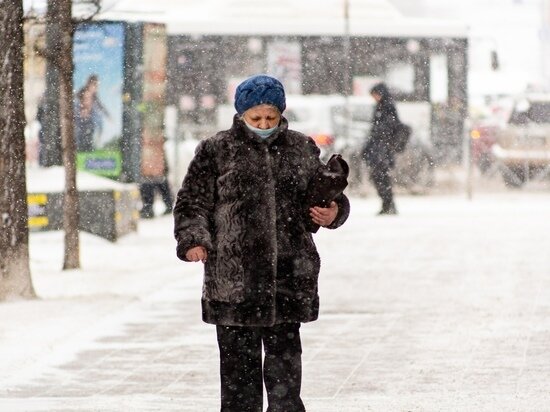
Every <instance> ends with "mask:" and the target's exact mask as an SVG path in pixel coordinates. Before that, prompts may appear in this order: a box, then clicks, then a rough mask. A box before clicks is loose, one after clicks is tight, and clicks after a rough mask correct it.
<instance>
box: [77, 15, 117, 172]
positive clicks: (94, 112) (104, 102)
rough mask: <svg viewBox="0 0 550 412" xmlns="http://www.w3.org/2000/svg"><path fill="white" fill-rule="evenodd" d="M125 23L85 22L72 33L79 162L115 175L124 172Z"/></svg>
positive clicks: (81, 164)
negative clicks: (122, 153)
mask: <svg viewBox="0 0 550 412" xmlns="http://www.w3.org/2000/svg"><path fill="white" fill-rule="evenodd" d="M124 38H125V26H124V24H123V23H118V22H112V23H111V22H101V23H85V24H81V25H79V26H78V27H77V30H76V32H75V35H74V77H73V81H74V130H75V139H76V144H77V152H78V153H77V167H78V168H79V169H82V170H87V171H90V172H93V173H96V174H99V175H103V176H109V177H113V178H116V177H117V176H118V175H119V174H120V172H121V151H120V139H121V136H122V92H123V84H124Z"/></svg>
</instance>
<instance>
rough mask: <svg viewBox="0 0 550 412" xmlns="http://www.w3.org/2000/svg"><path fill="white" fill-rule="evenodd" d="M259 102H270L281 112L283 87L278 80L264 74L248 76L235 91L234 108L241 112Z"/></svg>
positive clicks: (283, 105) (283, 106)
mask: <svg viewBox="0 0 550 412" xmlns="http://www.w3.org/2000/svg"><path fill="white" fill-rule="evenodd" d="M259 104H270V105H272V106H275V107H276V108H277V109H279V112H281V113H282V112H283V111H284V110H285V108H286V102H285V89H284V88H283V85H282V84H281V82H280V81H279V80H277V79H276V78H274V77H271V76H268V75H266V74H257V75H255V76H252V77H249V78H248V79H246V80H245V81H243V82H242V83H241V84H239V86H238V87H237V90H236V91H235V109H237V113H239V114H243V113H244V112H246V111H247V110H248V109H250V108H251V107H254V106H257V105H259Z"/></svg>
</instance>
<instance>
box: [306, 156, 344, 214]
mask: <svg viewBox="0 0 550 412" xmlns="http://www.w3.org/2000/svg"><path fill="white" fill-rule="evenodd" d="M348 175H349V166H348V164H347V163H346V161H345V160H344V159H343V158H342V156H341V155H339V154H333V155H332V156H331V157H330V159H329V160H328V162H327V164H326V165H322V166H319V169H318V170H317V173H315V175H314V176H313V177H312V178H311V180H310V181H309V184H308V187H307V191H306V205H307V207H308V209H309V208H310V207H313V206H320V207H329V205H330V202H332V201H333V200H334V199H335V198H336V197H337V196H338V195H339V194H340V193H342V192H343V191H344V189H345V188H346V186H347V185H348Z"/></svg>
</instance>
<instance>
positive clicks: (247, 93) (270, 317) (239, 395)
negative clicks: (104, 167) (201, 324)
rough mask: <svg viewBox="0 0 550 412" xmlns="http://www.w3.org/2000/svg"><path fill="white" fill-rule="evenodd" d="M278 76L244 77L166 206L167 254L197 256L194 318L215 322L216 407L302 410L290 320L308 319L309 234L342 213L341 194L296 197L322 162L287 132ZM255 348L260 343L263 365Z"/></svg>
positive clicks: (311, 146)
mask: <svg viewBox="0 0 550 412" xmlns="http://www.w3.org/2000/svg"><path fill="white" fill-rule="evenodd" d="M285 107H286V103H285V92H284V89H283V86H282V84H281V83H280V82H279V81H278V80H277V79H275V78H273V77H270V76H267V75H256V76H252V77H250V78H248V79H247V80H245V81H244V82H242V83H241V84H240V85H239V86H238V88H237V90H236V93H235V109H236V111H237V114H236V115H235V116H234V119H233V125H232V127H231V128H230V129H229V130H225V131H221V132H219V133H217V134H216V135H215V136H213V137H211V138H208V139H206V140H204V141H202V142H201V143H200V144H199V146H198V147H197V150H196V153H195V157H194V159H193V161H192V162H191V164H190V166H189V169H188V172H187V175H186V176H185V179H184V181H183V184H182V187H181V189H180V190H179V192H178V196H177V200H176V205H175V207H174V220H175V228H174V234H175V237H176V240H177V242H178V244H177V255H178V257H179V258H180V259H182V260H184V261H192V262H197V261H201V262H203V263H204V285H203V291H202V315H203V320H204V321H205V322H207V323H211V324H214V325H216V331H217V339H218V346H219V351H220V375H221V411H222V412H261V411H262V402H263V394H262V391H263V384H264V383H265V387H266V390H267V399H268V404H269V406H268V409H267V410H268V411H270V412H299V411H305V408H304V405H303V402H302V400H301V398H300V388H301V375H302V364H301V354H302V348H301V342H300V324H301V323H302V322H310V321H313V320H315V319H317V316H318V312H319V296H318V294H317V280H318V275H319V269H320V259H319V255H318V253H317V250H316V247H315V243H314V242H313V237H312V233H311V231H316V230H317V229H318V228H319V227H320V226H322V227H326V228H329V229H334V228H337V227H339V226H340V225H342V224H343V223H344V222H345V220H346V219H347V217H348V214H349V202H348V199H347V198H346V196H345V195H343V194H340V195H338V196H337V197H336V198H335V199H334V201H332V202H331V203H330V205H329V206H328V207H318V206H315V207H311V206H313V205H308V204H306V202H305V197H306V191H307V188H308V184H309V182H310V180H311V179H312V177H313V176H314V175H315V173H316V172H317V170H318V169H319V167H320V166H321V162H320V160H319V149H318V148H317V146H316V145H315V143H314V142H313V140H312V139H311V138H310V137H307V136H305V135H303V134H301V133H299V132H296V131H293V130H290V129H289V128H288V122H287V120H286V119H285V118H284V116H283V112H284V110H285ZM262 344H263V347H264V351H265V356H264V362H263V366H262Z"/></svg>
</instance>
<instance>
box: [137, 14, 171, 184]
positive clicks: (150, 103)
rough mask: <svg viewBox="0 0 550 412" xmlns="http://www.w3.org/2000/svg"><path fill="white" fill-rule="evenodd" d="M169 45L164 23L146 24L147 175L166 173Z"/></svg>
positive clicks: (144, 165) (144, 157)
mask: <svg viewBox="0 0 550 412" xmlns="http://www.w3.org/2000/svg"><path fill="white" fill-rule="evenodd" d="M167 54H168V47H167V43H166V30H165V27H164V26H163V25H159V24H144V26H143V96H142V101H141V104H140V107H139V111H140V114H141V119H142V137H141V139H142V141H141V148H142V151H141V174H142V176H144V177H147V178H157V177H162V176H164V174H165V172H166V170H165V169H166V161H165V158H164V156H165V154H164V106H165V93H166V61H167Z"/></svg>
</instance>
